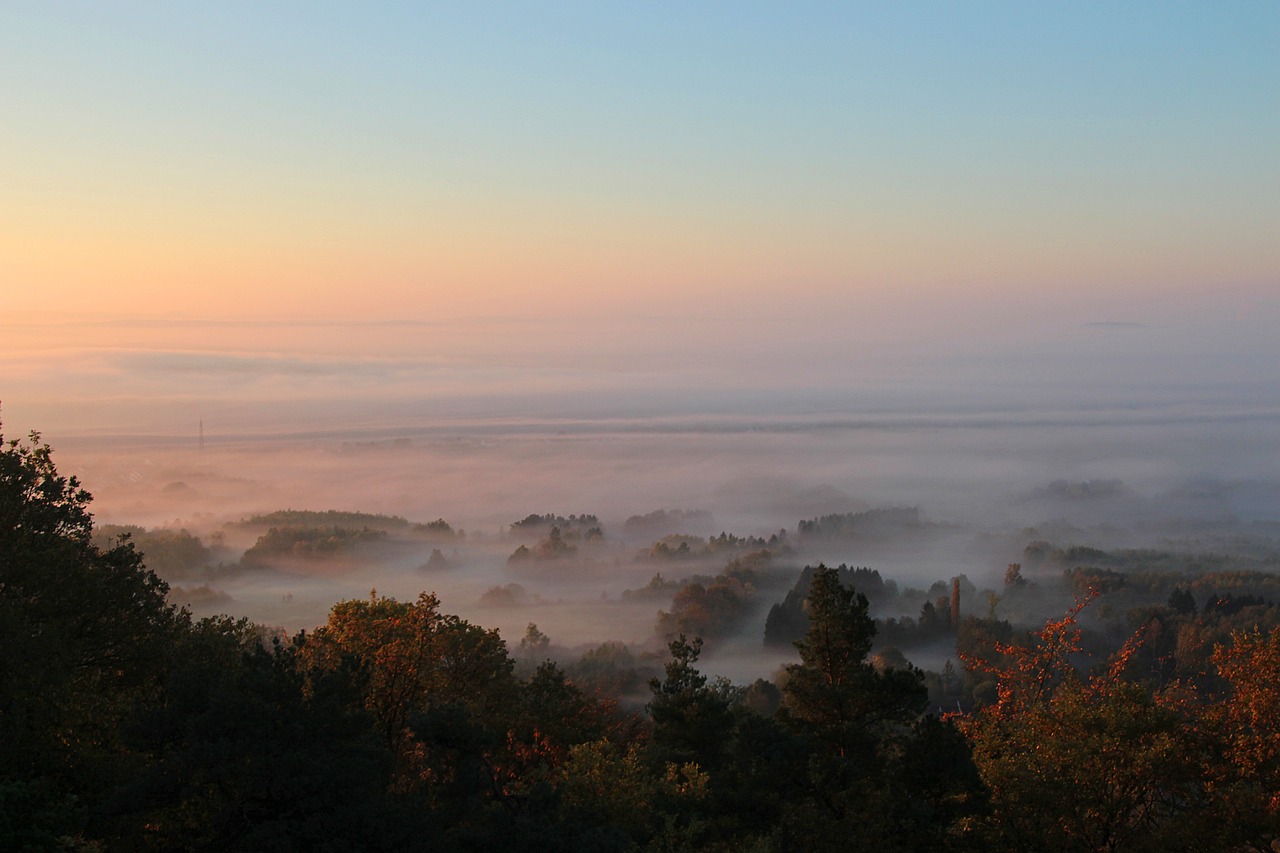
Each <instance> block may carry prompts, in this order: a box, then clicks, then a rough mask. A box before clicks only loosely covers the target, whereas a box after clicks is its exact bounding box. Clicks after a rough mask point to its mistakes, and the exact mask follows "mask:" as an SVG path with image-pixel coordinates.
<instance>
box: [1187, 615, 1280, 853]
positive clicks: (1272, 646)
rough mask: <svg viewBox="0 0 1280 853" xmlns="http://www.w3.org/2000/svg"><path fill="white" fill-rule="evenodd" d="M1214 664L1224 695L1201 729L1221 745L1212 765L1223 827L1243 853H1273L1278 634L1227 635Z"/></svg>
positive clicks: (1278, 787)
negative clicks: (1269, 852)
mask: <svg viewBox="0 0 1280 853" xmlns="http://www.w3.org/2000/svg"><path fill="white" fill-rule="evenodd" d="M1213 663H1214V665H1215V666H1216V668H1217V671H1218V675H1219V676H1221V678H1222V679H1223V680H1225V681H1226V683H1227V687H1228V692H1227V694H1226V695H1225V696H1224V697H1223V698H1222V700H1221V701H1219V702H1217V703H1214V704H1213V705H1210V706H1209V707H1208V708H1207V709H1206V711H1205V716H1206V723H1208V726H1209V728H1210V730H1211V731H1212V732H1213V733H1214V734H1215V735H1216V738H1217V742H1218V744H1219V745H1220V749H1219V750H1215V754H1216V755H1220V756H1221V760H1220V761H1218V762H1215V763H1214V765H1213V771H1214V784H1215V790H1216V794H1217V797H1216V799H1217V801H1218V807H1219V809H1220V811H1221V813H1222V814H1223V816H1224V820H1223V823H1224V824H1225V825H1227V826H1229V827H1230V828H1231V830H1232V831H1233V834H1234V835H1235V838H1236V841H1237V842H1238V844H1239V845H1240V847H1241V848H1242V849H1253V850H1274V849H1276V846H1277V844H1278V843H1280V842H1278V839H1280V628H1273V629H1272V630H1271V631H1270V632H1269V633H1266V634H1264V633H1262V632H1261V631H1258V630H1256V629H1255V630H1253V631H1248V632H1240V633H1236V634H1233V635H1232V643H1231V645H1220V646H1218V647H1217V648H1216V649H1215V650H1214V654H1213Z"/></svg>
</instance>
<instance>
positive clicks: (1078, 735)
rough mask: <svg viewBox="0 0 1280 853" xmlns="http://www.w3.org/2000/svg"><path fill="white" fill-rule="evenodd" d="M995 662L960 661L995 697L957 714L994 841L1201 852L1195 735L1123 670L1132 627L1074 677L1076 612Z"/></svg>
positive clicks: (1201, 794) (1200, 775)
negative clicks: (1115, 647)
mask: <svg viewBox="0 0 1280 853" xmlns="http://www.w3.org/2000/svg"><path fill="white" fill-rule="evenodd" d="M1095 595H1096V594H1091V595H1089V596H1088V597H1086V598H1084V599H1082V600H1080V601H1078V602H1077V603H1076V605H1075V606H1074V607H1072V608H1071V609H1070V610H1069V611H1068V612H1067V614H1066V615H1065V616H1064V617H1063V618H1061V619H1057V620H1051V621H1050V622H1048V623H1047V624H1046V625H1045V627H1044V628H1043V629H1042V630H1040V631H1039V632H1037V634H1036V635H1035V636H1036V641H1035V643H1034V645H1031V646H1017V645H1006V644H1003V643H997V644H996V648H995V651H996V652H997V653H998V654H999V655H1000V656H1001V657H1002V660H1001V661H996V662H989V661H980V660H973V659H966V661H965V663H966V665H968V666H969V667H970V668H978V669H983V670H986V671H987V672H989V673H990V674H991V675H992V676H993V677H994V678H995V680H996V684H997V699H996V701H995V702H994V703H993V704H991V705H989V706H987V707H985V708H983V709H981V710H980V711H978V712H976V713H974V714H971V715H967V716H964V717H962V718H960V720H959V724H960V727H961V729H962V731H964V733H965V734H966V735H967V737H968V738H969V740H970V742H971V743H972V745H973V751H974V753H973V754H974V761H975V762H976V763H977V766H978V769H979V771H980V773H981V775H982V779H983V781H984V782H985V783H986V785H987V786H988V788H989V789H990V791H991V804H992V815H991V818H990V825H991V829H992V831H993V836H994V837H993V842H994V843H996V844H998V845H999V846H1001V847H1006V848H1008V849H1019V850H1046V851H1052V850H1059V851H1080V850H1088V851H1110V850H1148V849H1150V850H1155V849H1159V850H1203V849H1207V848H1212V847H1213V843H1212V839H1211V838H1210V837H1208V835H1207V834H1206V833H1207V827H1206V826H1205V823H1204V821H1203V818H1204V816H1205V814H1206V812H1205V809H1206V808H1207V807H1208V805H1209V800H1208V788H1207V785H1206V782H1207V779H1206V778H1205V774H1204V772H1203V771H1202V769H1201V762H1200V761H1199V758H1200V756H1199V751H1200V749H1199V747H1200V745H1201V740H1200V739H1199V737H1198V735H1197V733H1196V729H1195V727H1194V726H1192V725H1189V720H1188V717H1187V715H1186V713H1185V710H1184V709H1183V708H1182V707H1180V706H1179V705H1178V704H1177V703H1175V702H1174V701H1171V700H1170V701H1165V700H1164V699H1163V698H1162V697H1161V696H1156V695H1153V694H1152V693H1151V692H1150V691H1148V690H1147V689H1146V688H1145V687H1144V686H1143V685H1140V684H1137V683H1134V682H1131V681H1128V680H1126V679H1125V678H1124V670H1125V668H1126V665H1127V664H1128V662H1129V658H1130V657H1131V656H1132V655H1133V654H1134V652H1135V651H1136V649H1137V648H1138V645H1139V644H1140V642H1141V639H1140V636H1138V635H1135V636H1134V637H1133V638H1131V639H1130V640H1129V642H1127V643H1126V644H1125V645H1124V646H1123V647H1122V648H1121V649H1120V650H1119V651H1117V652H1116V653H1115V655H1113V656H1112V658H1111V659H1110V660H1109V661H1108V665H1107V667H1106V668H1105V670H1104V671H1102V672H1100V673H1098V674H1096V675H1093V676H1084V675H1081V673H1080V671H1079V670H1078V669H1077V666H1076V664H1075V661H1074V660H1073V659H1074V658H1076V657H1077V656H1078V655H1079V654H1080V648H1081V647H1080V637H1081V631H1080V628H1079V625H1078V617H1079V614H1080V611H1081V610H1083V609H1084V608H1085V607H1086V606H1087V605H1088V604H1089V603H1090V601H1092V599H1093V598H1094V597H1095Z"/></svg>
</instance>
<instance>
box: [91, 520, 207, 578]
mask: <svg viewBox="0 0 1280 853" xmlns="http://www.w3.org/2000/svg"><path fill="white" fill-rule="evenodd" d="M124 537H127V541H129V542H131V543H133V547H134V549H135V550H136V551H137V552H138V554H139V556H140V557H141V558H142V559H143V560H144V561H145V562H146V565H147V568H148V569H150V570H151V571H153V572H155V573H156V574H157V575H159V576H161V577H163V578H169V579H174V580H176V579H181V578H185V577H188V576H191V575H192V574H194V573H196V572H197V571H198V570H199V569H200V568H202V567H204V566H206V565H208V563H209V561H210V558H211V554H210V552H209V549H208V548H207V547H205V545H204V543H203V542H201V541H200V539H199V537H196V536H193V535H192V534H191V533H189V532H188V531H187V530H147V529H146V528H144V527H135V526H132V525H118V524H105V525H101V526H99V527H98V528H97V529H96V530H95V531H94V535H93V541H94V543H95V544H96V545H98V547H100V548H110V547H111V546H112V545H114V544H116V542H117V541H125V539H124Z"/></svg>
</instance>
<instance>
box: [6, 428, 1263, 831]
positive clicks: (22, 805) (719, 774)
mask: <svg viewBox="0 0 1280 853" xmlns="http://www.w3.org/2000/svg"><path fill="white" fill-rule="evenodd" d="M89 501H90V498H89V495H88V494H87V493H86V492H85V491H84V490H83V489H82V488H81V487H80V484H79V483H78V482H77V481H76V479H75V478H74V477H65V476H63V475H62V474H60V473H59V472H58V470H57V468H56V466H55V465H54V464H53V461H52V457H51V454H50V451H49V449H48V447H47V446H45V445H43V444H42V443H40V441H39V439H38V437H33V438H32V439H31V440H29V441H25V442H23V441H16V442H7V443H6V442H3V441H0V849H4V850H79V851H86V853H87V851H98V850H206V851H207V850H228V851H230V850H322V849H323V850H372V851H402V850H409V851H412V850H424V851H425V850H432V851H435V850H444V851H459V853H461V851H475V850H530V851H532V850H539V851H541V850H564V851H576V850H599V851H635V850H654V851H656V850H710V851H727V850H758V851H790V850H806V851H808V850H846V849H859V850H870V851H916V850H942V851H977V850H999V851H1022V850H1047V851H1063V853H1066V851H1080V850H1084V851H1120V850H1183V851H1192V850H1196V851H1202V850H1212V851H1239V850H1268V849H1274V848H1275V847H1276V845H1277V844H1280V808H1278V807H1277V802H1276V791H1277V790H1280V606H1277V605H1276V604H1275V603H1274V602H1275V601H1276V599H1277V597H1278V596H1277V595H1276V593H1277V591H1278V590H1280V581H1278V580H1277V579H1276V577H1275V576H1274V575H1272V574H1270V573H1267V572H1262V571H1250V570H1246V569H1244V568H1242V567H1241V566H1239V565H1236V564H1230V563H1223V562H1222V561H1219V560H1216V559H1208V558H1206V559H1205V560H1203V561H1202V565H1201V569H1200V570H1194V569H1193V568H1192V566H1193V564H1195V563H1196V559H1195V558H1193V557H1189V556H1188V555H1185V554H1184V555H1179V554H1165V553H1163V552H1127V551H1106V550H1101V549H1082V548H1073V547H1065V548H1059V547H1055V546H1052V545H1050V544H1048V543H1043V544H1040V543H1033V546H1034V547H1029V549H1028V551H1027V552H1026V553H1024V555H1023V561H1022V563H1021V564H1018V565H1019V566H1020V568H1019V569H1018V570H1017V571H1013V569H1012V567H1010V569H1009V570H1006V580H1007V581H1008V582H1007V583H1006V584H1005V585H1004V588H1003V592H1002V595H996V594H995V593H994V592H993V593H991V597H990V598H989V599H988V600H987V602H986V603H985V607H986V611H987V612H986V613H985V615H980V611H981V609H982V603H981V602H980V601H979V607H977V608H971V609H967V610H965V611H964V612H962V613H957V611H958V608H957V607H955V606H953V605H954V604H955V603H956V602H957V598H956V596H962V597H963V598H964V600H965V601H969V600H971V599H974V598H979V599H980V596H979V595H977V593H978V591H977V590H976V588H975V587H974V586H973V585H972V584H970V583H968V581H967V579H966V578H964V577H963V576H957V577H956V578H953V579H952V583H951V584H950V585H949V586H948V585H947V584H946V583H945V582H939V584H937V585H935V586H934V587H931V588H930V589H928V590H899V589H898V588H897V587H896V585H894V584H893V583H892V582H890V581H886V580H884V579H883V578H881V577H880V575H879V574H878V572H876V571H874V570H872V569H866V568H853V569H851V568H849V567H847V566H842V567H840V568H829V567H827V566H825V565H821V564H820V565H817V566H813V567H810V568H806V569H805V570H804V572H803V573H802V574H801V579H800V581H799V582H798V583H796V584H795V586H794V587H793V588H792V590H791V592H790V593H787V595H786V598H785V599H784V600H783V601H782V602H781V603H780V605H779V607H778V608H776V613H777V614H778V615H776V616H773V615H772V614H771V619H772V620H773V623H774V630H775V632H790V633H793V634H795V643H794V648H795V649H796V651H797V658H796V659H794V661H793V662H792V663H790V664H789V665H787V666H786V667H785V668H784V670H783V671H782V672H781V673H780V674H779V676H778V677H777V679H776V681H770V680H764V679H760V680H757V681H756V682H755V683H753V684H751V685H747V686H740V685H735V684H733V683H731V682H729V681H727V680H725V679H714V678H708V677H707V676H706V675H705V674H704V673H703V672H702V671H701V670H700V669H699V660H700V656H701V654H702V652H703V649H704V640H703V637H704V635H705V636H707V637H709V638H714V637H715V636H717V635H718V634H720V635H722V634H723V633H724V632H727V631H731V630H736V627H735V626H737V625H739V624H740V622H739V618H740V614H741V613H742V612H745V610H746V609H751V608H754V607H757V606H759V605H760V604H761V602H760V600H759V595H760V590H761V589H764V588H766V587H767V585H768V584H769V583H772V580H771V578H772V577H774V575H773V574H771V572H770V571H768V568H769V557H768V556H767V555H765V554H763V553H762V554H757V555H754V556H739V557H737V558H735V559H734V560H732V561H731V562H730V563H729V564H728V565H727V566H726V567H725V569H724V571H722V572H721V573H720V574H718V575H716V576H713V577H711V578H704V579H702V580H689V579H686V580H685V581H684V582H682V583H681V584H680V587H679V589H678V591H677V592H676V593H675V596H674V598H673V605H672V609H671V610H670V611H669V612H668V613H667V614H666V615H665V618H666V619H668V620H670V627H671V629H672V630H673V631H675V633H674V635H673V636H671V637H670V638H669V642H668V643H667V644H666V652H665V655H663V656H662V659H660V660H659V659H653V660H647V659H643V658H644V655H643V654H637V652H636V651H635V650H633V649H631V648H629V647H628V646H626V645H625V644H622V643H619V642H610V643H605V644H602V645H600V646H598V647H595V648H592V649H587V650H586V651H584V652H582V653H581V655H580V657H579V658H578V660H576V661H569V662H566V663H565V664H564V665H563V666H562V665H560V664H557V663H555V662H553V661H551V660H549V659H547V658H548V657H549V656H550V654H549V652H550V650H551V649H552V648H553V644H552V640H551V638H550V637H549V636H548V635H546V634H544V633H543V632H542V631H541V630H539V629H538V628H537V626H536V625H534V624H532V623H530V624H529V625H528V627H527V629H526V632H525V634H524V638H523V640H522V641H521V642H520V643H519V645H518V647H517V649H516V650H515V652H514V654H513V653H512V650H510V649H509V648H508V646H507V644H506V643H505V642H504V640H503V639H502V638H501V636H499V634H498V633H497V632H496V631H494V630H491V629H486V628H484V627H482V626H480V625H476V624H473V623H471V622H469V621H467V620H465V619H462V618H460V617H458V616H456V615H451V614H449V613H447V612H446V611H445V610H444V607H443V605H442V603H441V602H440V600H439V599H438V598H436V596H434V595H432V594H427V593H423V594H422V595H420V596H418V597H417V598H416V599H414V600H412V601H399V600H396V599H394V598H388V597H385V596H379V595H377V594H376V593H371V594H370V595H369V596H368V597H367V598H363V599H356V600H347V601H340V602H337V603H336V604H334V606H333V607H332V608H331V610H330V612H329V615H328V618H327V620H326V621H325V623H324V624H323V625H321V626H320V627H318V628H317V629H316V630H314V631H310V632H300V633H298V634H295V635H293V636H286V635H284V634H282V633H280V632H273V631H268V630H265V629H263V628H261V627H259V626H255V625H253V624H251V623H249V622H248V621H247V620H243V619H233V618H230V617H226V616H222V617H216V618H210V619H203V620H195V619H193V618H192V617H191V614H190V613H188V612H187V611H186V610H184V609H181V608H178V607H175V606H173V605H172V604H170V603H169V602H168V601H167V600H166V592H167V591H168V587H167V585H166V584H165V582H164V581H163V580H161V579H160V577H159V576H157V575H156V574H155V573H154V572H153V571H151V570H150V569H149V568H147V566H146V565H145V564H144V561H143V558H142V556H141V554H140V552H139V550H138V549H137V548H135V547H134V544H133V543H132V542H130V541H128V540H123V541H122V539H121V538H120V534H121V533H125V532H128V533H136V534H137V537H138V539H140V540H141V539H142V538H143V534H144V533H145V531H141V530H138V531H123V530H116V531H111V532H110V535H108V536H106V537H105V538H104V537H102V536H96V535H95V529H94V525H93V519H92V516H91V514H90V513H89V509H88V507H89ZM312 520H313V521H314V519H312ZM274 529H276V530H287V529H289V528H288V527H287V526H281V527H276V528H274ZM301 529H305V530H309V531H312V532H315V531H324V530H336V529H346V528H339V527H327V526H325V525H315V524H311V525H309V526H308V525H304V526H303V527H302V528H301ZM589 529H590V527H588V528H587V530H589ZM360 531H368V532H371V533H376V534H380V535H385V533H386V532H385V530H381V529H378V528H373V527H368V528H359V529H358V530H357V535H356V539H357V540H358V539H360V537H361V536H362V535H364V534H363V533H361V532H360ZM553 531H556V532H558V525H555V524H553V525H551V526H550V527H549V528H547V529H546V531H545V536H546V538H547V539H551V538H552V532H553ZM97 532H98V533H101V532H103V531H97ZM582 532H583V533H584V534H585V531H582ZM810 532H811V533H812V532H813V531H810ZM264 535H268V536H269V535H270V531H268V533H267V534H264ZM311 535H312V534H311V533H308V534H306V535H298V534H292V533H291V534H287V535H286V534H276V538H272V539H269V540H268V541H269V542H275V541H276V539H277V538H278V539H279V541H280V542H281V543H284V542H294V543H296V542H303V543H309V542H311V541H312V540H311V539H310V538H309V537H310V536H311ZM539 535H540V536H541V535H543V534H541V533H540V534H539ZM156 541H158V542H163V539H162V538H159V539H157V540H156ZM260 541H261V540H260ZM561 541H562V542H563V541H564V539H561ZM172 542H173V543H177V544H175V552H177V553H183V549H189V548H190V544H189V543H187V542H186V540H185V539H183V537H182V536H181V535H180V534H179V535H175V536H174V537H173V539H172ZM273 547H274V546H273ZM280 547H284V546H283V545H281V546H280ZM304 547H306V548H310V547H311V546H310V545H306V546H304ZM317 547H321V546H317ZM323 547H327V546H323ZM162 550H163V549H162V548H157V549H156V553H161V552H162ZM287 550H289V551H290V552H292V550H293V546H292V545H289V546H288V548H287ZM1262 559H1270V558H1269V557H1264V558H1262ZM1076 560H1079V561H1080V562H1079V564H1077V565H1067V566H1063V565H1062V563H1063V561H1066V562H1068V563H1069V562H1072V561H1076ZM179 562H182V561H181V560H179ZM1161 563H1163V565H1164V568H1163V570H1161V569H1160V568H1158V566H1159V564H1161ZM183 564H184V565H185V563H183ZM1048 572H1054V573H1055V574H1053V575H1050V574H1049V573H1048ZM1051 577H1052V578H1053V580H1054V582H1055V583H1057V584H1059V586H1056V587H1055V588H1054V590H1055V592H1057V591H1058V590H1063V589H1066V590H1069V589H1070V588H1072V587H1073V586H1075V587H1077V588H1079V587H1080V586H1081V585H1085V584H1088V585H1090V586H1089V588H1087V589H1085V590H1084V591H1083V592H1082V593H1081V596H1080V598H1079V600H1078V601H1077V603H1076V604H1075V605H1074V606H1071V607H1069V608H1068V609H1067V610H1066V612H1065V614H1064V615H1062V616H1060V617H1054V618H1051V619H1049V620H1048V621H1047V622H1045V623H1044V624H1043V625H1038V626H1035V627H1028V626H1027V625H1026V624H1019V625H1015V624H1013V623H1011V622H1010V621H1009V620H1008V619H1005V618H1000V617H1001V614H1002V613H1003V612H1007V611H1009V610H1013V611H1016V608H1019V607H1025V606H1026V605H1027V602H1028V601H1030V600H1031V599H1032V598H1033V597H1035V596H1037V595H1042V594H1044V592H1045V590H1046V588H1047V586H1048V584H1049V580H1050V578H1051ZM1020 581H1021V582H1020ZM1094 582H1098V583H1094ZM650 586H651V587H653V588H654V589H660V590H668V589H670V587H669V585H668V584H667V583H666V582H663V581H662V580H661V578H660V577H658V576H655V581H654V582H653V583H652V584H650ZM1102 587H1105V590H1106V591H1105V592H1104V591H1102ZM496 589H497V590H498V591H499V592H497V593H495V596H499V595H500V594H501V593H502V591H503V588H501V587H499V588H496ZM505 591H506V592H509V593H511V594H512V595H513V596H514V594H515V593H516V592H517V591H518V590H515V589H510V588H508V589H506V590H505ZM777 591H778V593H781V592H782V590H781V589H779V590H777ZM948 591H950V592H951V598H950V600H948V598H947V597H946V593H947V592H948ZM491 592H493V590H491ZM938 599H941V601H939V600H938ZM908 601H909V602H910V603H911V604H913V605H914V604H921V607H920V619H919V620H915V619H913V618H911V617H903V618H898V617H891V618H888V619H881V620H879V621H877V620H876V619H875V618H874V615H873V609H874V608H875V607H876V606H877V605H878V604H879V606H886V607H887V606H890V605H899V604H903V603H904V602H908ZM975 610H977V611H979V612H973V611H975ZM894 619H896V620H897V621H894ZM908 619H910V623H909V624H908V622H907V620H908ZM944 623H945V631H946V633H947V637H948V638H949V639H953V640H954V642H955V649H956V651H957V654H958V655H959V657H960V659H961V660H962V661H963V665H962V667H961V668H959V669H957V668H956V667H954V666H952V664H951V662H950V661H948V662H947V664H946V665H945V666H944V667H943V668H942V671H941V672H940V673H931V674H926V673H924V672H922V671H921V670H919V669H917V668H916V667H914V666H912V665H911V664H910V663H909V662H908V660H907V656H905V655H903V654H902V653H901V651H899V650H896V649H895V648H893V647H891V646H887V645H884V644H881V645H880V646H879V647H878V648H877V643H878V642H880V641H883V640H884V638H885V636H886V635H887V634H894V635H895V636H896V637H897V638H899V639H902V638H908V639H909V638H910V637H911V636H916V637H917V638H918V637H919V635H920V632H922V631H926V630H933V629H934V628H938V627H939V626H941V625H943V624H944ZM686 628H692V629H696V633H688V632H686V631H685V629H686ZM704 632H705V634H704ZM895 632H896V633H895ZM646 677H648V681H647V685H646V681H645V679H646ZM940 696H941V697H946V698H947V703H946V704H947V707H946V709H945V710H947V711H950V710H951V708H952V707H954V708H956V709H957V711H958V712H957V713H943V714H936V713H930V711H931V710H934V711H936V707H937V705H938V704H941V703H940V702H938V701H936V700H937V698H938V697H940ZM624 702H629V703H631V705H632V707H624V706H623V703H624ZM641 704H643V707H640V705H641Z"/></svg>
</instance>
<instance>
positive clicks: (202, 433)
mask: <svg viewBox="0 0 1280 853" xmlns="http://www.w3.org/2000/svg"><path fill="white" fill-rule="evenodd" d="M200 449H201V450H204V418H201V419H200Z"/></svg>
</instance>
